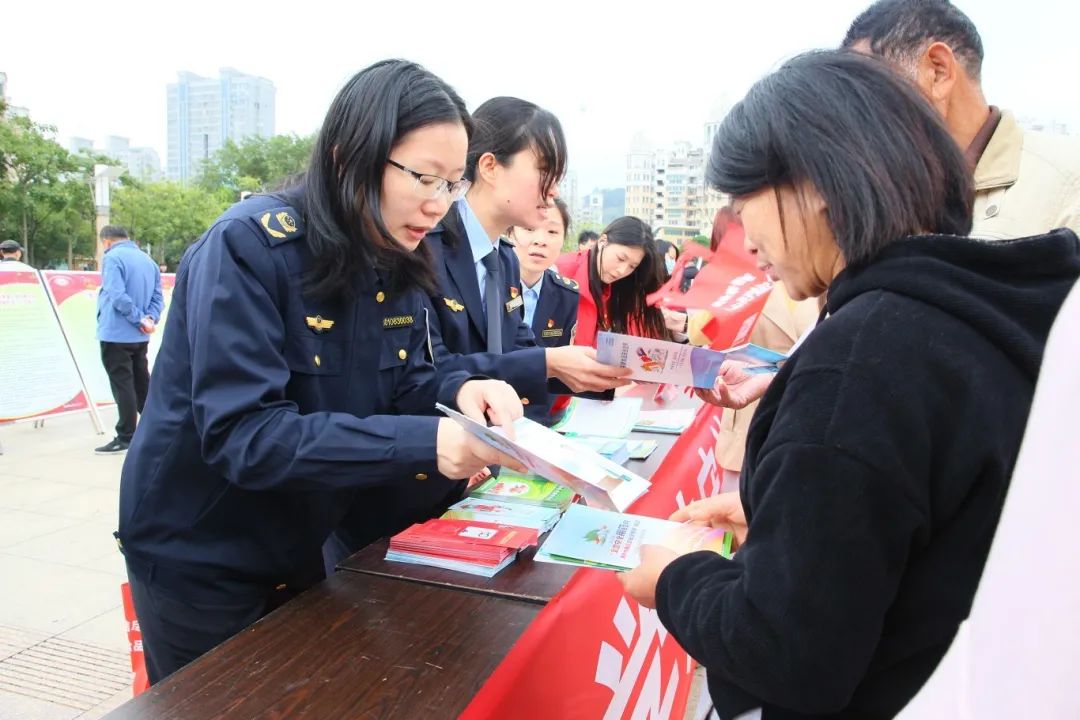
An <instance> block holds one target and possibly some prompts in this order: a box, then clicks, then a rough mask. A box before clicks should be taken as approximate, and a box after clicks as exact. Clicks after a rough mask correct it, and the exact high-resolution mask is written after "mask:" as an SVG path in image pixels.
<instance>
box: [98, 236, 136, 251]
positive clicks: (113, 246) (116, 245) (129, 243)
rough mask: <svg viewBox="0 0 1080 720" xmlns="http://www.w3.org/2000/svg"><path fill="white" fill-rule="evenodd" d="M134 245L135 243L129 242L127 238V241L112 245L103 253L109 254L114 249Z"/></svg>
mask: <svg viewBox="0 0 1080 720" xmlns="http://www.w3.org/2000/svg"><path fill="white" fill-rule="evenodd" d="M134 244H135V243H134V242H133V241H132V240H131V238H128V239H127V240H121V241H120V242H118V243H113V244H112V246H111V247H110V248H109V249H108V250H106V251H105V252H110V251H112V250H114V249H116V248H118V247H123V246H124V245H134ZM103 254H104V253H103Z"/></svg>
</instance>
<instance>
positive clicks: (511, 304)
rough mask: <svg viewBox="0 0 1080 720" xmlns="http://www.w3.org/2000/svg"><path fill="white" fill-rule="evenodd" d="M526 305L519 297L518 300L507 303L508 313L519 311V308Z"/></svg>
mask: <svg viewBox="0 0 1080 720" xmlns="http://www.w3.org/2000/svg"><path fill="white" fill-rule="evenodd" d="M524 304H525V299H524V298H522V297H521V296H520V295H518V296H517V297H516V298H514V299H513V300H511V301H510V302H508V303H506V312H508V313H511V312H514V311H515V310H517V309H518V308H519V307H521V306H522V305H524Z"/></svg>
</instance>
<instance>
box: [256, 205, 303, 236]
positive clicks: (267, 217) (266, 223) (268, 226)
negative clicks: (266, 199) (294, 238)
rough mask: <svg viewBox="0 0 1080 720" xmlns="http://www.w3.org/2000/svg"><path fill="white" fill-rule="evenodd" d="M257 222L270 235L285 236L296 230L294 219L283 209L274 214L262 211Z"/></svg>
mask: <svg viewBox="0 0 1080 720" xmlns="http://www.w3.org/2000/svg"><path fill="white" fill-rule="evenodd" d="M259 222H260V223H262V226H263V228H264V229H265V230H266V232H267V234H268V235H270V237H275V238H287V237H289V236H290V235H293V234H295V233H296V232H297V227H296V221H295V220H293V216H292V215H290V214H289V213H288V212H286V211H284V210H282V211H281V212H279V213H274V214H271V213H268V212H267V213H263V215H262V217H260V218H259Z"/></svg>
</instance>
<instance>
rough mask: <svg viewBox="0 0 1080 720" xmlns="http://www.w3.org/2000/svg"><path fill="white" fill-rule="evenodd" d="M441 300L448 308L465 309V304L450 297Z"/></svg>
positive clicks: (457, 310) (459, 310) (456, 310)
mask: <svg viewBox="0 0 1080 720" xmlns="http://www.w3.org/2000/svg"><path fill="white" fill-rule="evenodd" d="M443 302H444V303H446V307H448V308H450V309H451V310H453V311H454V312H461V311H462V310H464V309H465V306H464V305H462V304H461V303H459V302H458V301H457V300H454V299H452V298H443Z"/></svg>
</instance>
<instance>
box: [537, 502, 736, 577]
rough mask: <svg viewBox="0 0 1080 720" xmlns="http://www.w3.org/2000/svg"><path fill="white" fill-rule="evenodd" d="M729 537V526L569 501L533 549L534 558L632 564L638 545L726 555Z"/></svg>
mask: <svg viewBox="0 0 1080 720" xmlns="http://www.w3.org/2000/svg"><path fill="white" fill-rule="evenodd" d="M733 540H734V538H733V536H732V534H731V533H730V532H729V531H727V530H723V529H720V528H711V527H708V526H704V525H693V524H688V523H678V522H673V521H671V520H661V519H659V518H652V517H645V516H643V515H624V514H621V513H617V512H609V511H606V510H598V509H597V508H590V507H585V506H584V505H573V506H571V507H570V508H569V509H568V510H567V511H566V514H565V515H563V518H562V520H560V521H559V524H558V525H556V526H555V529H554V530H552V531H551V534H550V535H549V536H548V538H547V540H546V541H545V542H544V544H543V545H541V546H540V549H539V550H537V551H536V556H535V558H534V559H535V560H538V561H541V562H555V563H561V564H564V565H579V566H583V567H598V568H606V569H609V570H632V569H634V568H636V567H637V566H638V565H639V564H641V546H642V545H646V544H648V545H663V546H664V547H666V548H668V549H670V550H673V551H674V552H675V553H676V554H678V555H685V554H686V553H690V552H696V551H698V550H711V551H713V552H717V553H719V554H721V555H723V556H724V557H728V558H730V557H731V555H732V542H733Z"/></svg>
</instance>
